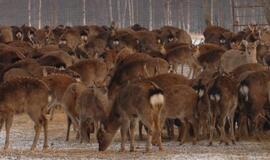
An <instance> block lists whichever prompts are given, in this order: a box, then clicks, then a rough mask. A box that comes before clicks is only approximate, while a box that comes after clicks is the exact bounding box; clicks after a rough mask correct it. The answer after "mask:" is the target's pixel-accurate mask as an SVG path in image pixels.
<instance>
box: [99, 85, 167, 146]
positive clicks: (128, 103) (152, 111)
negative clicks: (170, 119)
mask: <svg viewBox="0 0 270 160" xmlns="http://www.w3.org/2000/svg"><path fill="white" fill-rule="evenodd" d="M164 103H165V99H164V96H163V92H162V90H161V89H160V88H159V87H158V86H157V85H155V84H154V83H153V82H151V81H145V82H136V83H130V84H126V85H125V86H123V87H122V88H121V89H120V91H119V94H118V95H117V97H116V98H115V100H114V102H113V106H112V110H111V112H110V114H109V117H108V118H107V119H106V120H105V121H104V122H103V124H102V125H101V128H100V129H99V130H98V132H97V140H98V143H99V151H104V150H106V149H107V148H108V147H109V145H110V144H111V142H112V140H113V137H114V136H115V134H116V132H117V131H118V129H119V128H121V151H124V150H125V141H126V135H127V131H128V129H129V128H130V140H131V141H130V151H134V138H135V137H134V132H135V127H136V119H140V120H141V122H142V123H143V124H144V125H145V126H146V127H147V128H148V132H147V134H148V138H147V143H146V151H150V148H151V145H152V136H156V137H159V140H158V145H159V149H160V150H162V145H161V128H160V116H161V115H160V114H161V110H162V108H163V106H164Z"/></svg>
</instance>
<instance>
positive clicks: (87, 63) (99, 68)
mask: <svg viewBox="0 0 270 160" xmlns="http://www.w3.org/2000/svg"><path fill="white" fill-rule="evenodd" d="M68 69H70V70H72V71H75V72H77V73H79V74H80V76H81V81H82V82H83V83H84V84H85V85H86V86H93V85H94V84H93V83H96V84H102V83H104V82H105V79H106V76H107V73H108V70H107V66H106V63H104V62H103V61H101V60H98V59H88V60H82V61H79V62H77V63H75V64H73V65H72V66H70V67H68Z"/></svg>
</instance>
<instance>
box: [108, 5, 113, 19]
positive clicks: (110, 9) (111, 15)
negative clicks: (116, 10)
mask: <svg viewBox="0 0 270 160" xmlns="http://www.w3.org/2000/svg"><path fill="white" fill-rule="evenodd" d="M109 17H110V23H111V22H112V21H113V9H112V0H109Z"/></svg>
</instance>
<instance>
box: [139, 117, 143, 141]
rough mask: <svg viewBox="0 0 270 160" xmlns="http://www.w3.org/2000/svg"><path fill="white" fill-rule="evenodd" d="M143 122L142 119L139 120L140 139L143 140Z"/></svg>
mask: <svg viewBox="0 0 270 160" xmlns="http://www.w3.org/2000/svg"><path fill="white" fill-rule="evenodd" d="M142 129H143V124H142V122H141V121H139V137H140V140H143V134H142Z"/></svg>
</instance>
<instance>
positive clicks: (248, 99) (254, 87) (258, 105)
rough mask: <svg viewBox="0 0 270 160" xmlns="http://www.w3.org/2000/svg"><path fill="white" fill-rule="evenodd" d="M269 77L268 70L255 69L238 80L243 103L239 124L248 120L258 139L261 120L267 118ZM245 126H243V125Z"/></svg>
mask: <svg viewBox="0 0 270 160" xmlns="http://www.w3.org/2000/svg"><path fill="white" fill-rule="evenodd" d="M269 78H270V73H269V71H268V70H265V71H257V72H252V73H250V74H249V75H248V76H247V77H246V78H245V79H243V80H242V81H241V82H240V86H239V93H240V96H241V101H240V102H242V103H243V106H242V108H240V113H242V114H241V116H242V117H240V120H241V121H240V124H239V125H240V126H239V128H240V129H242V127H243V126H242V125H246V123H247V121H248V120H250V122H251V126H249V127H250V128H251V129H254V134H255V137H256V138H257V139H258V140H259V141H260V140H261V137H260V135H259V134H260V132H261V130H262V125H263V122H265V121H266V120H267V112H266V110H267V107H266V106H267V105H268V104H269V95H270V92H269ZM244 127H245V126H244Z"/></svg>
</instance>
